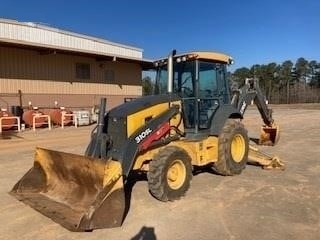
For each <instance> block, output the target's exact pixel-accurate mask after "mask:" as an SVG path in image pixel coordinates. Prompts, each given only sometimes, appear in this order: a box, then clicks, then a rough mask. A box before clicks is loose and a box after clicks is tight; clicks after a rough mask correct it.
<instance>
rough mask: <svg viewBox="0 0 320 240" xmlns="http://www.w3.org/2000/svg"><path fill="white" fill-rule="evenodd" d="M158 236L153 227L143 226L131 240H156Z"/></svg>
mask: <svg viewBox="0 0 320 240" xmlns="http://www.w3.org/2000/svg"><path fill="white" fill-rule="evenodd" d="M156 239H157V237H156V234H155V233H154V228H153V227H146V226H143V227H142V228H141V230H140V231H139V232H138V233H137V234H136V235H135V236H133V237H132V238H130V240H156Z"/></svg>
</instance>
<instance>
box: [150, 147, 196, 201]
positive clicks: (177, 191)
mask: <svg viewBox="0 0 320 240" xmlns="http://www.w3.org/2000/svg"><path fill="white" fill-rule="evenodd" d="M147 176H148V185H149V191H150V192H151V194H152V195H153V196H154V197H155V198H157V199H158V200H160V201H164V202H166V201H174V200H177V199H179V198H181V197H182V196H183V195H184V194H185V193H186V192H187V190H188V189H189V187H190V181H191V179H192V166H191V158H190V156H189V155H188V154H187V153H186V152H185V151H184V150H183V149H181V148H179V147H175V146H169V147H165V148H164V149H162V150H160V151H159V153H158V154H157V155H156V156H155V157H154V159H153V160H152V161H151V162H150V165H149V171H148V174H147Z"/></svg>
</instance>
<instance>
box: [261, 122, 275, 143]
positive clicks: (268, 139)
mask: <svg viewBox="0 0 320 240" xmlns="http://www.w3.org/2000/svg"><path fill="white" fill-rule="evenodd" d="M279 138H280V130H279V126H277V125H275V124H273V125H272V126H263V127H261V132H260V140H259V144H260V145H268V146H274V145H276V144H277V143H278V141H279Z"/></svg>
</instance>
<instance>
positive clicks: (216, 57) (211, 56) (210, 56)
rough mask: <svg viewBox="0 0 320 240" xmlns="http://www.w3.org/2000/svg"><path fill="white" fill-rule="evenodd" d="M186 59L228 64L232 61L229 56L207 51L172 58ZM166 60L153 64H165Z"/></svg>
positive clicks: (162, 59)
mask: <svg viewBox="0 0 320 240" xmlns="http://www.w3.org/2000/svg"><path fill="white" fill-rule="evenodd" d="M183 57H186V59H187V60H190V59H202V60H210V61H218V62H223V63H227V64H230V63H232V61H233V59H232V57H231V56H228V55H226V54H223V53H218V52H209V51H196V52H188V53H182V54H177V55H175V56H174V57H173V58H174V59H178V58H183ZM166 60H167V58H161V59H159V60H156V61H155V62H166Z"/></svg>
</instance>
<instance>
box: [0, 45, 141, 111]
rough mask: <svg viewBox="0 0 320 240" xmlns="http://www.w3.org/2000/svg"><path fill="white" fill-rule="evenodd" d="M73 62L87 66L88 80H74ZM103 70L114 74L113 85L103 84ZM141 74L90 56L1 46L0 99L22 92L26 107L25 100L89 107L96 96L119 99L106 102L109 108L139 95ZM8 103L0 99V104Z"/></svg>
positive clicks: (136, 69)
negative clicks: (109, 103)
mask: <svg viewBox="0 0 320 240" xmlns="http://www.w3.org/2000/svg"><path fill="white" fill-rule="evenodd" d="M76 63H88V64H90V70H91V76H90V79H89V80H81V79H77V78H76V67H75V65H76ZM106 70H112V71H113V72H114V80H113V81H112V83H108V84H107V83H106V80H105V71H106ZM141 72H142V68H141V66H140V65H139V64H136V63H124V62H118V61H116V62H107V61H97V60H96V59H95V58H89V57H82V56H72V55H65V54H46V53H43V52H38V51H35V50H26V49H18V48H12V47H6V46H0V98H1V94H3V93H5V94H8V93H17V92H18V90H21V91H22V93H23V96H24V97H23V101H24V102H23V105H26V104H27V102H25V101H36V103H35V104H36V105H39V106H40V105H45V106H48V105H51V104H53V101H54V100H57V99H58V101H59V99H61V101H62V102H66V103H64V105H65V104H68V105H77V106H78V105H79V103H80V102H81V104H86V105H88V104H91V103H92V102H95V101H96V100H95V99H96V97H97V96H109V98H110V97H111V98H113V100H115V99H119V102H118V103H115V102H114V101H113V100H110V99H109V101H111V102H113V103H112V105H117V104H120V103H122V102H123V98H124V97H127V96H128V97H135V96H141V95H142V87H141ZM62 95H64V96H62ZM69 95H70V96H69ZM36 96H37V97H36ZM40 96H41V97H40ZM59 96H60V97H59ZM116 96H118V97H116ZM79 98H81V99H79ZM71 99H73V100H71ZM85 99H86V100H85ZM0 100H1V99H0ZM9 100H10V101H11V100H12V101H11V102H14V104H15V102H17V100H16V99H14V98H9ZM9 100H8V99H4V98H3V97H2V103H1V102H0V105H1V104H3V102H8V101H9ZM72 101H73V102H72ZM86 102H87V103H86Z"/></svg>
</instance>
